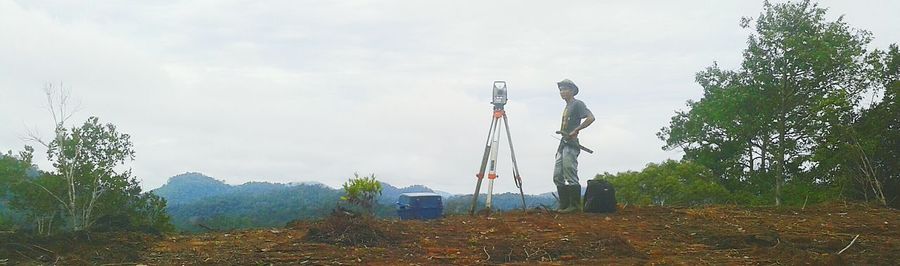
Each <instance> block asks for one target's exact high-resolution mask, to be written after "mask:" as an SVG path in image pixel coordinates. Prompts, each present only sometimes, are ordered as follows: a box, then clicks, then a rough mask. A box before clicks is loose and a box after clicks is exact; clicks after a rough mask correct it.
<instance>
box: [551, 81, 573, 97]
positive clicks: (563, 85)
mask: <svg viewBox="0 0 900 266" xmlns="http://www.w3.org/2000/svg"><path fill="white" fill-rule="evenodd" d="M556 86H558V87H559V89H560V90H562V89H571V90H572V91H573V95H578V85H575V82H572V80H569V79H564V80H562V81H560V82H557V83H556Z"/></svg>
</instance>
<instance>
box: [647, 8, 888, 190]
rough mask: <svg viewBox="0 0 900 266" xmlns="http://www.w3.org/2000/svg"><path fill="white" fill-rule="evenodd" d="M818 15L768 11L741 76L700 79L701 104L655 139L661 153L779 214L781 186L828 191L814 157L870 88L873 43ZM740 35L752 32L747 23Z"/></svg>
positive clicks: (716, 73) (715, 74)
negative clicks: (770, 202)
mask: <svg viewBox="0 0 900 266" xmlns="http://www.w3.org/2000/svg"><path fill="white" fill-rule="evenodd" d="M825 13H826V9H824V8H820V7H818V6H817V5H816V4H812V3H810V1H803V2H800V3H781V4H771V3H769V2H766V3H765V4H764V10H763V12H762V13H761V14H760V16H759V17H758V18H757V19H756V21H755V24H753V25H752V26H753V28H754V30H755V31H754V32H753V33H752V34H751V35H750V37H749V40H748V47H747V49H746V50H745V51H744V60H743V63H742V65H741V68H740V69H738V70H735V71H726V70H721V69H719V68H718V67H717V66H715V65H713V66H712V67H710V68H708V69H707V70H705V71H702V72H700V73H698V74H697V81H698V83H700V85H701V86H702V87H703V88H704V95H703V98H702V99H701V100H700V101H698V102H688V106H689V107H690V108H691V109H690V110H689V111H688V112H678V113H677V114H676V116H674V117H673V118H672V121H671V122H670V125H669V126H668V127H666V128H663V129H662V130H661V131H660V133H659V134H658V136H659V137H660V138H661V139H663V140H665V141H666V146H665V147H664V148H665V149H674V148H682V149H683V150H684V151H685V158H686V159H689V160H692V161H696V162H698V163H700V164H702V165H704V166H706V167H708V168H710V169H711V170H712V171H713V172H714V173H716V174H717V175H719V176H721V177H722V178H721V179H722V180H721V182H722V184H723V185H725V186H726V187H727V188H728V189H729V190H731V191H738V190H741V191H743V192H746V193H748V194H749V195H753V196H766V195H771V197H772V198H774V200H775V204H776V205H780V204H781V203H782V194H783V193H782V190H783V188H784V185H785V182H798V183H802V184H805V185H806V186H812V185H813V184H823V183H825V184H827V183H830V182H833V180H829V179H823V178H820V177H816V176H814V175H813V174H811V173H812V172H814V171H815V170H816V167H817V166H818V164H817V163H816V162H815V161H814V160H813V159H812V156H813V153H814V151H815V149H816V147H817V146H818V145H820V144H821V143H823V142H826V141H827V140H826V139H825V136H828V133H829V132H831V131H832V130H833V128H834V127H836V126H838V125H841V124H846V123H847V122H848V121H849V119H850V117H851V116H852V114H853V108H854V106H856V105H857V104H858V103H859V101H860V95H861V94H862V93H861V92H862V91H864V90H865V89H866V88H867V87H868V82H867V81H868V72H867V71H866V67H865V66H866V64H865V62H864V61H865V59H866V50H865V48H864V47H865V45H866V44H868V43H869V42H870V40H871V34H869V33H868V32H866V31H861V30H855V29H851V28H850V27H849V26H848V25H847V24H846V23H845V22H844V21H843V19H842V18H839V19H837V20H836V21H826V19H825ZM742 26H743V27H745V28H750V27H751V19H748V18H745V19H744V20H742Z"/></svg>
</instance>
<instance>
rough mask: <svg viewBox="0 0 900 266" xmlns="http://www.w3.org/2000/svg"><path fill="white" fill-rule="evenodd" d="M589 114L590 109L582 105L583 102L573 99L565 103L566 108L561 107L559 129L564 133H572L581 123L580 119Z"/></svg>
mask: <svg viewBox="0 0 900 266" xmlns="http://www.w3.org/2000/svg"><path fill="white" fill-rule="evenodd" d="M590 115H592V113H591V110H590V109H588V108H587V106H586V105H584V102H582V101H581V100H578V99H574V100H573V101H572V102H571V103H569V104H566V108H565V109H563V115H562V126H560V129H559V130H560V131H562V132H565V133H572V131H574V130H575V129H576V128H578V126H580V125H581V120H582V119H584V118H586V117H588V116H590Z"/></svg>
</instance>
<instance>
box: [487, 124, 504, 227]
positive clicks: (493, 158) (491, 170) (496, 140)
mask: <svg viewBox="0 0 900 266" xmlns="http://www.w3.org/2000/svg"><path fill="white" fill-rule="evenodd" d="M497 119H498V121H497V122H498V123H496V125H495V126H494V133H493V140H491V155H490V158H489V159H488V193H487V197H486V199H485V201H484V207H485V208H486V209H488V210H490V209H492V208H493V207H492V206H493V205H492V199H493V197H494V180H495V179H497V154H499V148H500V123H499V122H500V121H499V119H500V117H497Z"/></svg>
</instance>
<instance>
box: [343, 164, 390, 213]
mask: <svg viewBox="0 0 900 266" xmlns="http://www.w3.org/2000/svg"><path fill="white" fill-rule="evenodd" d="M353 176H354V177H353V178H351V179H350V180H349V181H347V182H345V183H344V185H343V188H344V196H342V197H341V200H343V201H347V202H349V203H350V204H353V205H356V206H358V207H360V208H362V209H363V210H365V211H367V212H368V213H369V214H374V213H375V209H374V208H375V205H376V202H375V200H376V199H377V198H378V196H379V195H381V182H378V181H377V180H375V174H371V175H370V176H367V177H359V174H358V173H354V174H353Z"/></svg>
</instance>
